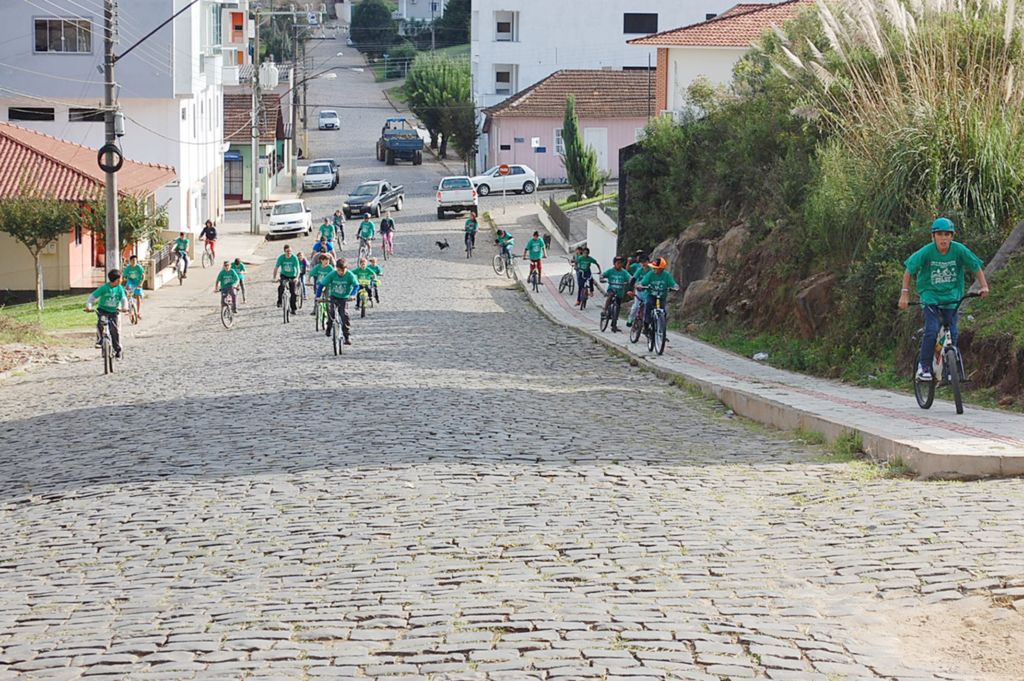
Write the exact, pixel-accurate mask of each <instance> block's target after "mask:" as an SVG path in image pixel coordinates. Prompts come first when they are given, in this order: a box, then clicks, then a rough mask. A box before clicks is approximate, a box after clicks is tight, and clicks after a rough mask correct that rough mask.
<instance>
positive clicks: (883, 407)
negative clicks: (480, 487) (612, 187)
mask: <svg viewBox="0 0 1024 681" xmlns="http://www.w3.org/2000/svg"><path fill="white" fill-rule="evenodd" d="M534 215H535V214H534ZM492 220H494V221H495V224H496V226H497V227H500V228H503V229H508V230H510V231H511V232H512V234H513V235H514V236H515V238H516V248H517V249H521V248H522V244H525V243H526V240H528V239H529V238H530V236H531V235H532V233H533V230H534V229H540V230H541V231H542V233H543V231H544V230H543V227H542V226H541V223H540V221H539V220H538V219H537V218H536V217H533V216H531V212H530V210H529V209H527V207H524V208H523V209H522V210H519V211H516V212H512V211H509V212H508V213H506V214H505V215H501V214H500V213H498V214H497V215H495V214H494V213H492ZM553 246H554V245H553ZM519 254H520V255H521V254H522V253H521V250H520V251H519ZM561 255H562V251H561V249H560V248H558V247H554V248H553V251H552V253H551V255H550V257H549V259H548V260H546V261H545V263H544V278H543V287H542V288H541V290H540V291H539V292H538V293H533V292H532V291H529V292H528V293H529V295H530V298H531V300H532V301H533V302H534V304H536V305H537V307H539V308H540V309H541V310H542V311H543V312H544V313H545V314H546V315H547V316H548V317H550V318H551V319H552V320H554V321H555V322H557V323H559V324H563V325H565V326H568V327H572V328H575V329H578V330H580V331H581V332H583V333H586V334H588V335H590V336H592V337H593V338H595V339H596V340H598V341H599V342H601V343H604V344H605V345H607V346H609V347H611V348H613V349H615V350H617V351H620V352H624V353H626V354H628V355H630V356H633V357H635V358H636V359H637V361H638V362H640V363H641V364H643V365H645V366H647V367H648V368H650V369H651V370H653V371H654V372H655V373H658V374H659V375H662V376H664V377H672V376H680V377H682V378H683V379H685V380H686V381H687V382H688V383H691V384H693V385H695V386H697V387H699V388H700V389H701V391H702V392H704V393H705V394H707V395H711V396H714V397H715V398H717V399H719V400H721V401H722V402H723V403H725V404H726V405H728V406H729V407H731V408H732V409H733V410H734V411H735V412H736V413H737V414H740V415H741V416H745V417H747V418H751V419H754V420H755V421H759V422H761V423H766V424H770V425H772V426H776V427H779V428H784V429H796V428H803V429H806V430H812V431H816V432H820V433H823V434H824V435H825V436H826V437H827V438H828V439H829V440H830V441H834V440H836V439H837V438H839V437H840V436H842V435H843V434H844V433H850V432H854V433H860V435H861V437H862V439H863V443H864V451H865V453H867V454H869V455H871V456H873V457H875V458H877V459H880V460H887V461H891V462H892V461H896V460H902V462H903V463H904V464H906V465H908V466H910V467H911V468H912V469H913V470H914V471H915V472H917V473H918V475H920V476H921V477H924V478H941V477H949V478H962V477H966V478H971V477H984V476H1004V475H1021V474H1024V416H1020V415H1016V414H1011V413H1008V412H1001V411H996V410H990V409H980V408H976V407H969V406H968V407H966V408H965V410H964V413H963V414H962V415H958V414H957V413H956V410H955V409H954V407H953V404H952V403H951V402H944V401H940V400H936V402H935V404H934V405H932V408H931V409H930V410H928V411H924V410H922V409H920V408H918V406H917V403H916V402H915V400H914V398H913V396H912V395H909V394H904V393H895V392H889V391H886V390H875V389H871V388H862V387H856V386H850V385H845V384H843V383H839V382H838V381H831V380H827V379H821V378H815V377H812V376H805V375H802V374H796V373H792V372H789V371H784V370H781V369H776V368H774V367H771V366H768V365H766V364H762V363H759V362H755V361H753V360H750V359H747V358H745V357H740V356H739V355H735V354H733V353H731V352H728V351H725V350H722V349H719V348H716V347H714V346H711V345H708V344H706V343H702V342H700V341H697V340H694V339H693V338H691V337H689V336H686V335H684V334H681V333H677V332H669V342H668V346H667V348H666V350H665V354H664V355H662V356H658V355H656V354H655V353H654V352H649V351H648V350H647V345H646V340H645V339H641V340H640V342H639V343H637V344H635V345H634V344H631V343H630V342H629V338H628V335H627V333H625V332H624V333H621V334H611V333H610V331H609V332H608V333H601V332H600V330H599V328H598V321H599V319H600V300H595V301H593V304H592V305H591V306H590V307H588V309H587V310H585V311H583V312H581V311H579V310H577V309H575V308H574V306H573V301H574V300H575V298H572V299H570V298H567V297H565V296H563V295H561V294H559V293H558V280H559V278H560V277H561V276H562V274H563V273H564V272H565V271H567V269H568V264H567V263H566V262H565V261H563V260H561V258H560V256H561ZM517 265H518V272H517V274H518V276H519V279H520V280H521V281H524V282H525V281H526V276H527V274H529V263H528V262H527V263H523V261H521V260H519V261H517ZM601 266H602V267H607V266H608V264H606V263H601ZM622 328H623V329H624V331H628V329H626V327H625V322H623V323H622Z"/></svg>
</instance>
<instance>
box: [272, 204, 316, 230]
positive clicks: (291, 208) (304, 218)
mask: <svg viewBox="0 0 1024 681" xmlns="http://www.w3.org/2000/svg"><path fill="white" fill-rule="evenodd" d="M311 231H313V211H311V210H310V209H309V208H306V202H305V201H303V200H302V199H288V200H286V201H278V202H277V203H275V204H274V207H273V208H272V209H271V211H270V226H269V227H268V228H267V238H268V239H270V238H272V237H275V236H295V235H296V234H307V235H308V234H309V233H310V232H311Z"/></svg>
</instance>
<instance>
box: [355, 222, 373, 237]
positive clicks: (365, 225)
mask: <svg viewBox="0 0 1024 681" xmlns="http://www.w3.org/2000/svg"><path fill="white" fill-rule="evenodd" d="M376 233H377V228H376V227H374V225H373V222H372V221H371V220H363V221H362V222H360V223H359V236H360V237H361V238H363V239H372V238H373V235H374V234H376Z"/></svg>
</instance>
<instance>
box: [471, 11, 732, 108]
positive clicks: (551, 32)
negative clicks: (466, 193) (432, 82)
mask: <svg viewBox="0 0 1024 681" xmlns="http://www.w3.org/2000/svg"><path fill="white" fill-rule="evenodd" d="M735 4H736V2H735V0H698V1H696V2H686V3H682V2H679V1H678V0H559V1H558V2H547V3H543V2H537V1H536V0H473V3H472V9H473V21H472V29H471V30H472V50H471V53H472V63H473V92H474V97H475V100H476V102H477V104H478V105H479V106H483V107H487V106H493V105H494V104H497V103H498V102H500V101H502V100H503V99H505V97H506V96H505V95H497V94H495V92H494V90H495V87H494V85H495V83H494V75H493V74H494V65H495V64H515V65H518V72H519V78H518V83H517V90H522V89H524V88H527V87H529V86H530V85H533V84H534V83H536V82H537V81H539V80H542V79H544V78H546V77H547V76H549V75H551V74H552V73H554V72H555V71H559V70H561V69H600V68H604V67H610V68H613V69H621V68H622V67H624V66H639V67H647V65H648V57H650V64H651V66H652V67H654V66H655V65H656V64H657V54H656V48H653V47H641V46H637V45H627V44H626V41H627V40H632V39H634V38H639V37H642V36H643V35H645V34H634V33H629V34H627V33H624V32H623V14H624V13H627V12H628V13H641V14H645V13H655V14H658V31H665V30H669V29H673V28H680V27H682V26H688V25H690V24H694V23H698V22H701V21H704V20H705V15H706V14H708V13H715V14H718V13H721V12H723V11H724V10H726V9H728V8H730V7H732V6H733V5H735ZM495 12H518V13H519V14H518V17H519V25H518V28H517V31H516V33H517V34H518V40H516V41H507V42H506V41H501V42H499V41H497V40H496V37H495V26H494V23H495V22H494V13H495Z"/></svg>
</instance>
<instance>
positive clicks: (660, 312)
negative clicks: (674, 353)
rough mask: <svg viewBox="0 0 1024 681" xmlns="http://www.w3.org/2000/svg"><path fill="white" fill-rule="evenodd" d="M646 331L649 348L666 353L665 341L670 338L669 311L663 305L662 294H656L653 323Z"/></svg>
mask: <svg viewBox="0 0 1024 681" xmlns="http://www.w3.org/2000/svg"><path fill="white" fill-rule="evenodd" d="M633 323H634V324H636V322H633ZM644 333H646V334H647V349H648V350H654V351H655V352H656V353H658V354H659V355H661V354H664V352H665V341H667V340H668V313H667V312H665V308H663V307H662V306H661V296H654V309H653V310H651V323H650V324H648V325H647V328H646V329H644Z"/></svg>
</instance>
